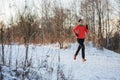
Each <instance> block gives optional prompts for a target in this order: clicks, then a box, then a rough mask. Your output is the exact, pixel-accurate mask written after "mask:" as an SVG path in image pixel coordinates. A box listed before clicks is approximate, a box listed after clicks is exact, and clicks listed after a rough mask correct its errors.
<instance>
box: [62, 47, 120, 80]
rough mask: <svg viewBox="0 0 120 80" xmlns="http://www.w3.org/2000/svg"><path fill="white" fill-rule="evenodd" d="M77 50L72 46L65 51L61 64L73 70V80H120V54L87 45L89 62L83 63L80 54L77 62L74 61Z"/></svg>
mask: <svg viewBox="0 0 120 80" xmlns="http://www.w3.org/2000/svg"><path fill="white" fill-rule="evenodd" d="M76 49H77V45H76V46H72V47H71V48H70V49H68V50H66V51H63V52H62V53H63V54H62V55H61V58H62V59H61V63H62V64H64V65H65V66H66V69H65V70H66V71H67V68H70V67H71V69H72V71H71V72H72V74H74V75H73V80H120V54H116V53H114V52H112V51H109V50H106V49H104V50H103V51H101V50H97V49H96V48H93V47H92V46H91V45H86V50H85V51H86V58H87V61H86V62H85V63H83V62H82V61H81V54H80V53H79V55H78V57H77V60H76V61H74V60H73V53H74V52H75V50H76Z"/></svg>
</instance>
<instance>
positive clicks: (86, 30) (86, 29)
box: [85, 24, 89, 33]
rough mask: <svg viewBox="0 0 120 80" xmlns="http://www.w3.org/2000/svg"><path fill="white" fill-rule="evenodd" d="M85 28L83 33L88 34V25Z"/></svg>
mask: <svg viewBox="0 0 120 80" xmlns="http://www.w3.org/2000/svg"><path fill="white" fill-rule="evenodd" d="M85 27H86V28H85V32H86V33H88V32H89V30H88V24H86V26H85Z"/></svg>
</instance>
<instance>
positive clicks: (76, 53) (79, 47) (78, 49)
mask: <svg viewBox="0 0 120 80" xmlns="http://www.w3.org/2000/svg"><path fill="white" fill-rule="evenodd" d="M77 42H78V43H79V39H77ZM80 49H81V45H80V43H79V46H78V48H77V51H76V52H75V54H74V60H76V56H77V55H78V53H79V51H80Z"/></svg>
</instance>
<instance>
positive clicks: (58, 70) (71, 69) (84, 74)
mask: <svg viewBox="0 0 120 80" xmlns="http://www.w3.org/2000/svg"><path fill="white" fill-rule="evenodd" d="M57 45H58V44H57ZM77 46H78V44H77V43H74V44H71V45H70V46H69V47H68V49H59V48H58V47H57V46H55V44H54V45H52V44H51V45H50V44H49V45H45V46H43V45H36V46H35V45H30V46H29V54H28V55H29V60H31V62H32V67H28V68H27V69H26V70H24V69H23V68H22V67H23V66H22V63H23V62H24V58H25V46H24V45H19V46H18V45H12V48H11V49H12V50H11V53H12V66H11V67H10V68H9V67H7V66H2V75H3V76H4V77H5V78H4V79H3V80H13V79H15V80H20V79H21V77H22V76H21V74H23V73H24V72H25V71H26V72H27V71H29V73H28V74H27V77H25V80H29V79H31V80H57V78H58V76H61V77H59V80H120V54H118V53H115V52H113V51H110V50H107V49H103V50H99V49H97V48H95V47H93V46H92V43H91V42H89V43H88V44H86V46H85V47H86V49H85V52H86V59H87V61H86V62H82V60H81V54H80V53H81V51H80V52H79V55H78V56H77V60H73V55H74V53H75V50H76V49H77ZM9 54H10V46H8V45H6V46H5V56H6V61H7V62H6V63H8V61H9ZM59 55H60V61H59V58H58V56H59ZM16 60H18V64H19V65H18V66H19V68H18V69H17V72H19V73H20V75H19V76H16V75H15V74H16V73H15V71H14V70H15V68H16V67H15V63H16ZM11 74H12V75H11ZM57 74H58V75H57ZM60 78H61V79H60ZM62 78H63V79H62Z"/></svg>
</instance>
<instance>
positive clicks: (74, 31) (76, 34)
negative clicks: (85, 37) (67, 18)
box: [72, 26, 78, 36]
mask: <svg viewBox="0 0 120 80" xmlns="http://www.w3.org/2000/svg"><path fill="white" fill-rule="evenodd" d="M72 32H73V33H74V35H75V36H78V31H77V26H75V27H74V28H73V29H72Z"/></svg>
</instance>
